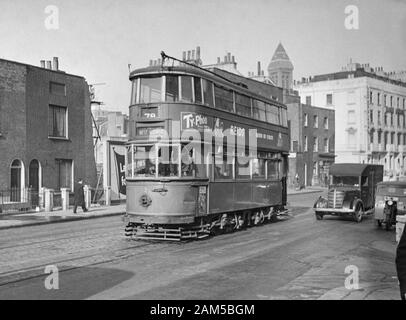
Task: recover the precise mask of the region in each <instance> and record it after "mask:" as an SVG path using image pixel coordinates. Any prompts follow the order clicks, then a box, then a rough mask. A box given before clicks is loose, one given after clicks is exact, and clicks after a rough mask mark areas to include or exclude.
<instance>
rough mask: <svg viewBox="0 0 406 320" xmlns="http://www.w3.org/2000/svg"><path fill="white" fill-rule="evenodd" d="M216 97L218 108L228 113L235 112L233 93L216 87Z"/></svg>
mask: <svg viewBox="0 0 406 320" xmlns="http://www.w3.org/2000/svg"><path fill="white" fill-rule="evenodd" d="M214 96H215V99H216V108H217V109H223V110H227V111H230V112H232V111H234V106H233V92H232V91H231V90H226V89H223V88H220V87H219V86H216V85H214Z"/></svg>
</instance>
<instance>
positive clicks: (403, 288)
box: [396, 230, 406, 300]
mask: <svg viewBox="0 0 406 320" xmlns="http://www.w3.org/2000/svg"><path fill="white" fill-rule="evenodd" d="M396 270H397V273H398V279H399V285H400V296H401V298H402V300H406V230H405V231H403V234H402V237H401V238H400V241H399V244H398V248H397V249H396Z"/></svg>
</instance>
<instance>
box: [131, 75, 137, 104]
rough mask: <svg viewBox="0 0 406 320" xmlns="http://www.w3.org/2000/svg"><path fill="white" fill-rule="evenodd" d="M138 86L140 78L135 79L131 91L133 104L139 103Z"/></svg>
mask: <svg viewBox="0 0 406 320" xmlns="http://www.w3.org/2000/svg"><path fill="white" fill-rule="evenodd" d="M137 86H138V79H134V80H133V85H132V92H131V104H136V103H137Z"/></svg>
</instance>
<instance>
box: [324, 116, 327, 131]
mask: <svg viewBox="0 0 406 320" xmlns="http://www.w3.org/2000/svg"><path fill="white" fill-rule="evenodd" d="M323 125H324V129H326V130H328V118H327V117H325V118H324V122H323Z"/></svg>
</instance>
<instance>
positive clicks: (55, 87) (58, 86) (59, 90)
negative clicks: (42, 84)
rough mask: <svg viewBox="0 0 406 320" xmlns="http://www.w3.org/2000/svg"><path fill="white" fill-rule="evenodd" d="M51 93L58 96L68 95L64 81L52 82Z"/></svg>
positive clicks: (50, 84) (50, 85)
mask: <svg viewBox="0 0 406 320" xmlns="http://www.w3.org/2000/svg"><path fill="white" fill-rule="evenodd" d="M49 93H51V94H55V95H58V96H66V86H65V85H64V84H63V83H56V82H50V83H49Z"/></svg>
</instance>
